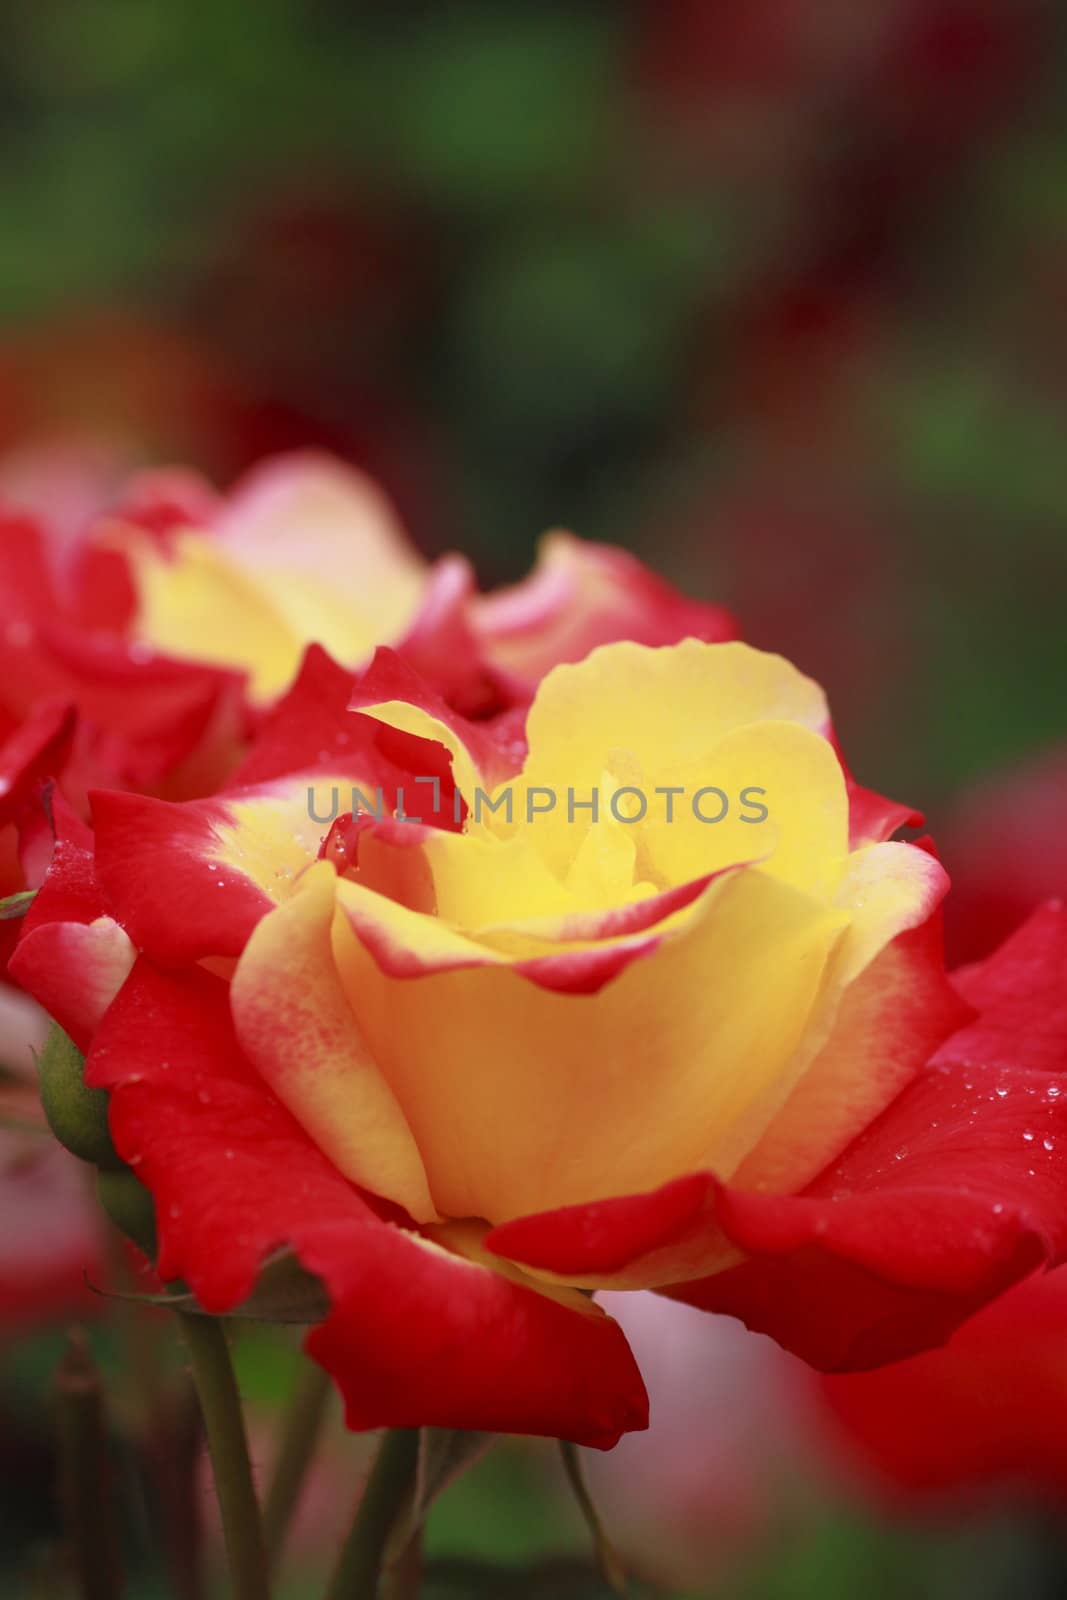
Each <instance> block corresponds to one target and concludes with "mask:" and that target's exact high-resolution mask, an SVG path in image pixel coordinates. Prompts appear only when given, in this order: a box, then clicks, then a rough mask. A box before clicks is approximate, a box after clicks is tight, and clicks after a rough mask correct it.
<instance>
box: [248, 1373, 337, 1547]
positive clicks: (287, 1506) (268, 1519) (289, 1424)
mask: <svg viewBox="0 0 1067 1600" xmlns="http://www.w3.org/2000/svg"><path fill="white" fill-rule="evenodd" d="M332 1392H333V1384H332V1382H331V1380H330V1377H329V1374H328V1373H326V1372H324V1371H323V1369H322V1368H321V1367H320V1366H319V1365H318V1364H317V1363H316V1362H309V1363H308V1365H307V1366H306V1368H305V1369H304V1370H302V1372H301V1374H300V1378H299V1380H298V1383H297V1389H296V1393H295V1394H294V1396H293V1399H292V1402H291V1403H290V1406H289V1409H288V1412H287V1413H286V1417H285V1420H284V1422H283V1424H282V1436H281V1443H280V1445H279V1447H278V1457H277V1460H276V1461H275V1463H274V1472H273V1475H272V1477H271V1482H270V1487H269V1489H268V1490H267V1499H266V1503H265V1506H264V1510H263V1529H264V1534H265V1537H266V1541H267V1558H268V1560H269V1562H270V1565H271V1569H272V1570H273V1569H275V1568H276V1567H277V1566H278V1563H279V1562H280V1560H281V1555H282V1549H283V1548H284V1545H285V1536H286V1534H287V1533H288V1531H289V1524H290V1522H291V1521H292V1518H293V1513H294V1512H295V1510H296V1508H297V1506H298V1505H299V1503H300V1494H301V1491H302V1489H303V1487H304V1480H305V1479H306V1477H307V1473H308V1468H309V1467H310V1465H311V1462H312V1458H313V1457H314V1454H315V1447H316V1445H317V1444H318V1442H319V1436H320V1435H321V1433H322V1426H323V1423H324V1422H325V1420H326V1407H327V1405H328V1403H329V1399H330V1395H331V1393H332Z"/></svg>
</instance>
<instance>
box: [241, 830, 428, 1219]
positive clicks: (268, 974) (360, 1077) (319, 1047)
mask: <svg viewBox="0 0 1067 1600" xmlns="http://www.w3.org/2000/svg"><path fill="white" fill-rule="evenodd" d="M335 886H336V878H335V876H334V870H333V868H332V867H331V866H330V865H329V864H328V863H327V862H319V863H318V864H317V865H316V866H314V867H312V868H311V869H310V870H309V871H308V872H307V873H305V875H304V877H303V879H302V880H301V883H300V888H299V890H298V892H297V893H296V894H294V895H293V896H292V897H291V898H290V899H289V900H287V901H286V903H285V904H284V905H281V906H279V907H278V908H277V909H276V910H275V911H272V912H271V913H270V914H269V915H268V916H266V917H264V918H263V920H262V921H261V922H260V923H259V924H258V926H257V927H256V929H255V931H254V933H253V934H252V937H251V938H250V939H249V941H248V944H247V945H246V947H245V950H244V953H243V954H242V956H241V959H240V961H239V962H238V964H237V970H236V972H235V973H234V976H233V981H232V984H231V987H230V999H231V1006H232V1008H233V1019H234V1025H235V1027H236V1030H237V1037H238V1039H239V1040H240V1043H241V1047H242V1049H243V1050H244V1051H245V1054H246V1055H247V1056H248V1058H249V1060H250V1061H251V1062H252V1063H253V1065H254V1066H255V1067H256V1069H257V1071H258V1072H259V1073H260V1074H261V1076H262V1077H263V1078H264V1080H265V1081H266V1082H267V1083H268V1084H269V1085H270V1087H271V1089H272V1090H273V1091H274V1093H275V1094H276V1095H277V1096H278V1098H279V1100H281V1102H282V1103H283V1105H285V1106H287V1107H288V1109H289V1110H290V1111H291V1112H292V1114H293V1116H294V1117H295V1118H296V1119H297V1121H298V1122H299V1123H300V1124H301V1125H302V1126H303V1127H304V1128H305V1129H306V1130H307V1132H308V1133H309V1134H310V1136H311V1138H312V1139H313V1140H314V1141H315V1143H316V1144H317V1145H318V1146H319V1148H320V1149H321V1150H323V1151H324V1152H325V1153H326V1154H327V1155H328V1156H329V1158H330V1160H331V1161H333V1162H334V1164H335V1165H336V1166H337V1167H338V1168H339V1170H340V1171H341V1172H343V1173H344V1175H345V1176H346V1177H347V1178H351V1179H352V1181H353V1183H358V1184H360V1185H361V1186H362V1187H363V1188H366V1189H369V1190H371V1191H372V1192H373V1193H374V1194H378V1195H382V1196H384V1198H385V1199H387V1200H393V1201H395V1202H396V1203H397V1204H398V1205H401V1206H403V1207H404V1208H405V1210H406V1211H407V1212H408V1213H409V1215H410V1216H412V1217H413V1218H414V1220H415V1221H416V1222H426V1221H431V1220H434V1219H435V1217H436V1212H435V1209H434V1205H433V1202H432V1200H431V1199H430V1193H429V1189H428V1187H427V1182H426V1173H425V1169H424V1167H423V1164H422V1159H421V1157H420V1155H419V1151H418V1148H417V1146H416V1144H415V1141H414V1139H413V1137H412V1134H411V1130H410V1128H409V1127H408V1124H407V1122H406V1120H405V1118H404V1114H403V1112H402V1111H401V1109H400V1107H399V1105H398V1104H397V1101H396V1097H395V1095H394V1094H393V1092H392V1090H391V1089H390V1088H389V1086H388V1084H387V1083H386V1082H385V1080H384V1078H383V1077H382V1075H381V1073H380V1072H379V1070H378V1067H377V1066H376V1065H375V1062H374V1059H373V1057H372V1056H371V1054H370V1053H369V1051H368V1049H367V1046H366V1043H365V1041H364V1039H363V1036H362V1034H361V1033H360V1030H359V1026H358V1024H357V1022H356V1020H355V1018H354V1016H353V1014H352V1011H351V1008H350V1006H349V1004H348V1001H347V1000H346V998H345V993H344V990H343V989H342V987H341V985H340V983H339V981H338V977H337V969H336V966H335V963H334V957H333V937H334V913H335ZM337 936H338V937H339V938H340V939H344V938H346V937H348V938H351V934H350V933H349V930H348V928H347V926H346V925H344V923H343V919H341V924H340V926H339V927H338V929H337Z"/></svg>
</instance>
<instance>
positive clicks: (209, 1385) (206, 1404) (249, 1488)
mask: <svg viewBox="0 0 1067 1600" xmlns="http://www.w3.org/2000/svg"><path fill="white" fill-rule="evenodd" d="M175 1315H176V1316H177V1318H178V1322H179V1324H180V1326H181V1330H182V1334H183V1335H184V1338H185V1343H186V1346H187V1347H188V1350H189V1358H190V1361H191V1363H192V1368H193V1379H194V1381H195V1383H196V1389H197V1393H198V1395H199V1396H200V1409H201V1411H202V1412H203V1414H204V1427H205V1429H206V1431H207V1442H208V1449H209V1451H210V1452H211V1465H212V1467H213V1468H214V1473H215V1492H216V1494H217V1495H218V1500H219V1510H220V1511H221V1513H222V1528H223V1533H224V1535H225V1538H226V1553H227V1555H228V1557H229V1563H230V1580H231V1584H232V1591H233V1600H270V1579H269V1576H268V1568H267V1552H266V1546H265V1545H264V1542H263V1527H262V1523H261V1522H260V1516H259V1505H258V1503H257V1501H256V1491H255V1487H254V1485H253V1482H252V1466H251V1463H250V1461H249V1458H248V1441H247V1439H246V1438H245V1427H244V1417H243V1416H242V1414H241V1398H240V1395H239V1394H238V1392H237V1380H236V1378H235V1377H234V1372H233V1363H232V1362H231V1360H230V1351H229V1346H228V1345H227V1343H226V1334H225V1331H224V1330H223V1327H222V1324H221V1323H220V1322H219V1321H218V1320H217V1319H216V1318H214V1317H204V1316H199V1315H197V1314H195V1313H190V1312H184V1311H178V1312H176V1313H175Z"/></svg>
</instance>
